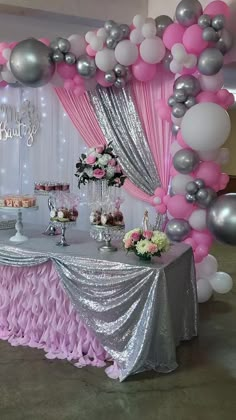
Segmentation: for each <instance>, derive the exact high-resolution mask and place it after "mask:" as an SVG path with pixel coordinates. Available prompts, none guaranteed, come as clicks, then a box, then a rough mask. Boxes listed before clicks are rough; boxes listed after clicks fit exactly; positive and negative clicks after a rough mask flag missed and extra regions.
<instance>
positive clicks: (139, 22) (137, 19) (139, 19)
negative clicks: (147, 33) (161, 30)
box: [133, 15, 145, 29]
mask: <svg viewBox="0 0 236 420" xmlns="http://www.w3.org/2000/svg"><path fill="white" fill-rule="evenodd" d="M144 23H145V17H143V16H142V15H136V16H134V18H133V25H134V26H135V28H139V29H142V26H143V25H144Z"/></svg>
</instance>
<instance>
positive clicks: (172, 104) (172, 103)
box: [168, 95, 176, 107]
mask: <svg viewBox="0 0 236 420" xmlns="http://www.w3.org/2000/svg"><path fill="white" fill-rule="evenodd" d="M175 104H176V100H175V98H174V96H173V95H172V96H170V97H169V98H168V105H169V106H171V107H172V106H174V105H175Z"/></svg>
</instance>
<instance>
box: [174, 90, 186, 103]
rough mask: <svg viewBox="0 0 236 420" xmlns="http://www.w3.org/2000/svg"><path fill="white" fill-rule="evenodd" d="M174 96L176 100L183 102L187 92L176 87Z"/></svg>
mask: <svg viewBox="0 0 236 420" xmlns="http://www.w3.org/2000/svg"><path fill="white" fill-rule="evenodd" d="M174 98H175V100H176V102H185V101H186V99H187V94H186V92H185V90H184V89H176V90H175V92H174Z"/></svg>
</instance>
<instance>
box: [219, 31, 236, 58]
mask: <svg viewBox="0 0 236 420" xmlns="http://www.w3.org/2000/svg"><path fill="white" fill-rule="evenodd" d="M232 46H233V35H232V34H231V32H229V31H228V30H227V29H223V30H222V31H220V38H219V41H218V42H217V44H216V48H218V50H220V52H221V53H222V54H223V55H224V54H226V53H227V52H228V51H229V50H230V49H231V48H232Z"/></svg>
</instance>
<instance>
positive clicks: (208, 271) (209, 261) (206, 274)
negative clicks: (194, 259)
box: [196, 254, 218, 279]
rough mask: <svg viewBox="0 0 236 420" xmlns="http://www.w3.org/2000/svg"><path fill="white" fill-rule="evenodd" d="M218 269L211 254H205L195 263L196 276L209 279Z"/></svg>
mask: <svg viewBox="0 0 236 420" xmlns="http://www.w3.org/2000/svg"><path fill="white" fill-rule="evenodd" d="M217 269H218V263H217V260H216V258H215V257H214V256H213V255H210V254H209V255H207V257H205V258H204V260H202V261H201V262H200V263H198V264H196V275H197V278H203V279H209V278H210V277H211V276H214V275H215V274H216V272H217Z"/></svg>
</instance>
